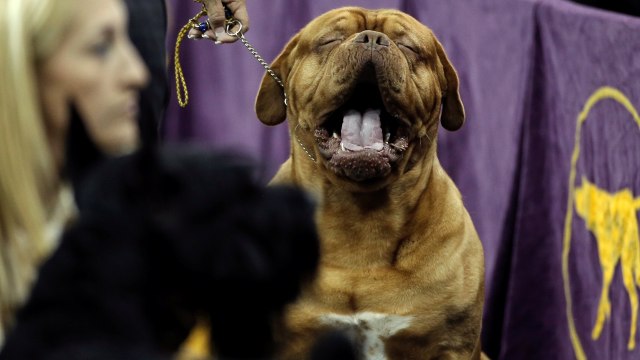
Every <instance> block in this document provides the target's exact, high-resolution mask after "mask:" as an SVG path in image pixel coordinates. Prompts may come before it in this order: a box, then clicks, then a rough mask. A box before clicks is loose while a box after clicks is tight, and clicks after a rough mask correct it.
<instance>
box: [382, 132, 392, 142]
mask: <svg viewBox="0 0 640 360" xmlns="http://www.w3.org/2000/svg"><path fill="white" fill-rule="evenodd" d="M390 138H391V133H386V134H384V142H386V143H387V144H388V143H389V139H390Z"/></svg>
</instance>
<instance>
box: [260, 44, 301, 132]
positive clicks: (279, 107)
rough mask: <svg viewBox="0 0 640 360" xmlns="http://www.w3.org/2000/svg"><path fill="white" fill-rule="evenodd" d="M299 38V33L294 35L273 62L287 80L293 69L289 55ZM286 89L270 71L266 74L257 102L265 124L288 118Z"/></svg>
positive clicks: (279, 121)
mask: <svg viewBox="0 0 640 360" xmlns="http://www.w3.org/2000/svg"><path fill="white" fill-rule="evenodd" d="M298 38H299V35H296V36H294V37H293V39H291V41H289V43H288V44H287V46H285V48H284V50H282V52H281V53H280V55H278V57H277V58H276V59H275V60H274V61H273V63H272V64H271V69H272V70H273V71H274V72H275V73H276V74H277V75H278V77H279V78H280V79H281V80H282V81H286V78H287V75H288V74H289V70H290V69H291V61H290V59H289V55H290V54H291V52H292V51H293V49H294V48H295V47H296V45H297V44H298ZM285 85H286V84H285ZM284 91H285V89H283V88H282V87H281V86H280V84H278V83H277V82H276V80H275V79H274V78H273V77H271V75H269V73H265V74H264V76H263V77H262V82H261V83H260V89H259V90H258V96H257V97H256V104H255V109H256V114H257V115H258V119H260V121H262V123H263V124H265V125H278V124H280V123H281V122H283V121H284V120H285V119H286V118H287V105H286V104H285V102H284V101H285V97H284Z"/></svg>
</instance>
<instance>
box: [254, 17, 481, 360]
mask: <svg viewBox="0 0 640 360" xmlns="http://www.w3.org/2000/svg"><path fill="white" fill-rule="evenodd" d="M365 30H372V31H376V32H378V33H383V34H386V35H387V37H388V39H390V40H391V41H390V42H389V44H388V46H384V47H382V48H381V49H376V50H370V49H369V48H366V49H364V48H363V46H362V45H361V44H357V43H354V39H355V38H356V37H357V36H358V35H359V34H361V32H362V31H365ZM371 34H377V33H371ZM334 38H337V39H338V40H337V41H336V42H330V43H328V44H326V42H327V41H329V40H333V39H334ZM323 44H324V45H323ZM400 44H402V45H400ZM405 45H406V46H409V47H410V48H411V49H409V48H407V47H406V46H405ZM363 49H364V50H363ZM363 63H367V64H369V65H368V66H373V67H374V68H375V74H376V77H375V78H376V81H377V83H378V87H379V89H380V93H381V97H382V98H383V99H384V100H383V101H384V105H385V107H386V109H387V110H388V111H389V112H390V113H393V114H394V115H397V117H398V118H400V119H403V120H404V121H405V122H406V123H407V128H408V129H409V130H408V133H409V135H408V137H407V144H408V146H407V147H406V149H405V150H404V151H403V152H402V154H401V157H400V159H398V160H397V161H391V170H390V171H389V172H384V171H380V173H376V174H375V175H373V176H371V177H370V178H367V179H366V180H363V181H355V180H353V179H352V178H350V177H349V176H345V175H344V174H342V173H340V172H339V171H338V172H337V171H336V170H335V168H334V167H332V165H331V164H330V163H329V162H328V159H327V158H326V156H323V153H322V152H321V151H320V149H319V145H318V141H319V140H318V137H317V136H316V135H315V133H314V131H316V129H317V128H318V127H319V126H320V125H321V123H322V122H323V121H324V119H325V118H326V117H327V115H328V114H329V113H331V112H332V111H334V110H336V109H337V108H338V107H339V106H340V105H341V104H342V103H344V101H345V97H347V96H348V95H349V94H350V93H351V92H352V91H353V89H354V83H356V82H357V81H358V79H357V78H358V76H362V75H361V74H362V69H363V65H362V64H363ZM272 67H273V69H274V71H275V72H276V73H278V74H279V75H280V77H281V78H282V79H283V81H284V83H285V85H286V92H287V95H288V104H289V105H288V107H286V106H285V105H284V103H283V100H284V96H283V93H282V89H281V88H280V87H279V86H278V85H277V84H276V82H275V81H273V79H271V78H270V77H268V76H265V77H264V78H263V81H262V84H261V88H260V91H259V93H258V97H257V100H256V111H257V113H258V117H259V118H260V120H261V121H263V122H264V123H265V124H268V125H275V124H278V123H280V122H282V121H284V120H285V117H287V118H288V119H289V129H290V132H291V139H292V142H291V157H290V158H289V159H288V160H287V161H286V162H285V163H284V164H283V165H282V167H281V168H280V170H279V172H278V173H277V174H276V176H275V178H274V179H273V180H272V183H295V184H297V185H299V186H302V187H303V188H305V189H307V190H308V191H309V192H310V193H311V194H313V195H314V196H315V197H316V198H317V200H318V210H317V213H316V220H317V225H318V229H319V231H320V238H321V254H322V255H321V256H322V257H321V265H320V269H319V275H318V278H317V279H316V281H315V282H314V283H313V284H311V285H310V286H309V288H308V289H306V290H305V291H304V293H303V295H302V296H301V297H300V299H299V300H298V301H297V302H295V303H294V304H292V305H291V306H289V308H288V311H287V316H286V319H285V320H284V324H283V328H282V332H281V335H280V339H279V340H280V341H281V344H282V351H281V356H280V357H278V358H281V359H296V360H299V359H304V358H305V354H306V353H307V352H308V349H309V347H310V346H311V344H312V342H313V341H314V339H316V338H317V337H318V335H319V334H321V333H322V332H324V331H327V330H330V329H328V328H327V326H326V325H323V324H322V323H321V322H320V321H319V317H320V316H322V315H323V314H342V315H349V314H356V313H362V312H373V313H381V314H389V315H401V316H411V317H413V320H412V321H411V325H410V326H409V327H408V328H406V329H404V330H400V331H399V332H398V333H396V334H395V335H394V336H391V337H389V338H388V339H386V340H385V341H384V346H385V353H386V356H387V358H389V359H469V358H472V359H480V342H479V336H480V324H481V316H482V305H483V301H484V294H483V287H484V262H483V261H484V260H483V251H482V245H481V243H480V241H479V239H478V236H477V234H476V231H475V228H474V226H473V223H472V222H471V219H470V217H469V215H468V213H467V211H466V210H465V208H464V206H463V203H462V200H461V196H460V193H459V191H458V190H457V188H456V187H455V185H454V183H453V182H452V180H451V179H450V178H449V176H448V175H447V174H446V173H445V171H444V170H443V169H442V167H441V166H440V163H439V161H438V158H437V156H436V142H435V140H436V135H437V130H438V120H440V121H441V122H442V125H443V127H445V128H446V129H449V130H456V129H458V128H459V127H460V126H462V124H463V122H464V109H463V106H462V103H461V101H460V97H459V95H458V77H457V75H456V72H455V70H454V69H453V67H452V66H451V64H450V63H449V60H448V59H447V56H446V54H445V52H444V50H443V48H442V46H441V45H440V43H439V42H438V41H437V40H436V38H435V36H434V35H433V33H432V32H431V30H429V29H428V28H427V27H425V26H424V25H422V24H420V23H419V22H418V21H417V20H415V19H414V18H412V17H410V16H409V15H407V14H404V13H402V12H399V11H395V10H373V11H372V10H365V9H361V8H354V7H350V8H342V9H337V10H333V11H330V12H328V13H326V14H324V15H321V16H320V17H318V18H317V19H315V20H314V21H312V22H311V23H309V24H308V25H307V26H306V27H305V28H304V29H302V30H301V31H300V32H299V33H298V34H297V35H296V36H295V37H293V39H292V40H291V41H290V42H289V44H288V45H287V46H286V47H285V49H284V50H283V51H282V53H281V54H280V55H279V56H278V58H277V59H276V60H275V61H274V63H273V65H272ZM440 109H442V112H441V111H440ZM299 143H301V144H302V145H300V144H299ZM303 146H304V148H303ZM305 149H306V150H307V151H308V152H309V153H311V156H308V155H307V153H306V152H305ZM311 157H313V158H314V159H315V161H314V159H312V158H311ZM362 326H363V327H365V329H366V324H363V325H362ZM362 356H363V357H364V358H367V355H366V353H364V354H363V355H362Z"/></svg>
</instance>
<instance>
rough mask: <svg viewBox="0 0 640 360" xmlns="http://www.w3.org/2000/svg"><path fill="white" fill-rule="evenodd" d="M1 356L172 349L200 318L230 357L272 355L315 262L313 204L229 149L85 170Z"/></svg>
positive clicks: (160, 155)
mask: <svg viewBox="0 0 640 360" xmlns="http://www.w3.org/2000/svg"><path fill="white" fill-rule="evenodd" d="M77 199H78V202H79V205H80V208H81V209H82V211H81V216H80V217H79V219H78V221H77V222H76V223H75V224H74V225H73V226H72V227H71V228H70V229H69V230H68V231H67V232H66V233H65V234H64V236H63V240H62V242H61V245H60V247H59V249H58V251H57V252H55V254H54V255H53V256H52V257H51V258H50V259H49V260H48V261H47V262H46V263H45V264H44V266H43V267H42V269H41V272H40V277H39V280H38V281H37V283H36V285H35V288H34V290H33V292H32V296H31V298H30V300H29V301H28V303H27V305H26V306H25V307H24V308H23V310H22V311H21V312H20V313H19V314H18V325H17V327H16V328H15V329H14V331H13V332H12V334H10V336H9V338H8V340H7V343H6V344H5V347H4V349H3V352H2V353H1V354H0V359H2V360H13V359H16V360H26V359H29V360H38V359H67V360H69V359H96V360H98V359H164V358H169V356H171V355H172V354H173V353H174V352H175V351H176V350H177V348H178V346H179V344H181V343H182V342H183V341H184V340H185V338H186V336H187V335H188V333H189V331H190V329H191V328H192V327H193V325H194V323H195V320H196V318H198V317H205V318H208V319H209V321H210V323H211V324H213V326H212V339H211V340H212V343H213V345H214V347H215V349H216V350H217V352H218V354H219V355H220V356H221V357H223V358H264V357H267V356H269V355H270V353H271V351H272V349H271V346H272V333H271V332H272V330H271V323H272V320H273V319H274V317H277V316H278V315H279V314H280V313H281V311H282V309H283V306H284V305H285V304H286V303H288V302H290V301H292V300H293V299H294V298H295V297H296V296H297V294H298V293H299V291H300V286H301V284H302V283H303V282H304V281H306V280H308V279H310V278H311V277H312V276H313V274H314V272H315V269H316V266H317V262H318V239H317V237H316V231H315V225H314V222H313V206H312V204H311V203H310V201H309V199H308V198H307V197H306V196H305V195H304V194H303V193H302V192H301V191H299V190H296V189H293V188H286V187H274V188H266V189H265V188H263V187H261V186H260V185H259V184H257V182H256V181H255V179H254V177H253V174H252V167H251V166H250V165H249V163H248V162H247V161H245V160H243V159H241V158H238V157H236V156H231V155H221V154H206V153H202V152H198V151H190V150H176V149H172V150H166V149H165V150H151V149H145V150H142V151H140V152H138V153H136V154H134V155H131V156H127V157H123V158H119V159H114V160H109V161H105V162H104V163H103V164H101V165H100V166H99V167H98V169H97V170H96V171H95V172H94V173H93V174H91V176H89V177H88V178H87V179H86V181H83V184H82V186H81V188H80V189H79V191H78V196H77Z"/></svg>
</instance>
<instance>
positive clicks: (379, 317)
mask: <svg viewBox="0 0 640 360" xmlns="http://www.w3.org/2000/svg"><path fill="white" fill-rule="evenodd" d="M412 320H413V317H412V316H400V315H388V314H380V313H372V312H362V313H357V314H353V315H339V314H326V315H323V316H321V317H320V322H322V323H323V324H324V325H328V326H331V327H332V328H335V329H337V330H341V331H344V332H345V333H346V334H347V336H349V337H350V338H351V340H352V341H354V342H355V343H356V346H357V347H358V348H359V350H360V353H361V354H362V355H361V356H362V358H363V359H366V360H387V355H386V353H385V348H384V340H385V339H387V338H389V337H391V336H393V335H395V334H396V333H397V332H399V331H400V330H403V329H406V328H408V327H409V326H410V325H411V321H412Z"/></svg>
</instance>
